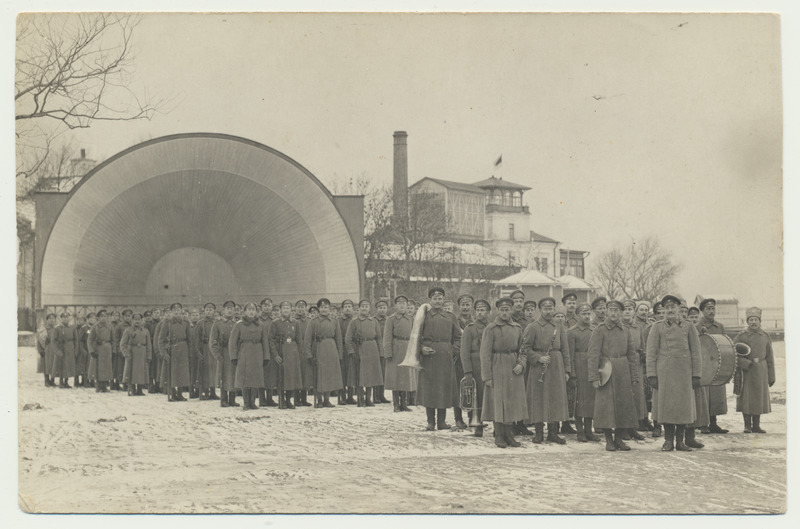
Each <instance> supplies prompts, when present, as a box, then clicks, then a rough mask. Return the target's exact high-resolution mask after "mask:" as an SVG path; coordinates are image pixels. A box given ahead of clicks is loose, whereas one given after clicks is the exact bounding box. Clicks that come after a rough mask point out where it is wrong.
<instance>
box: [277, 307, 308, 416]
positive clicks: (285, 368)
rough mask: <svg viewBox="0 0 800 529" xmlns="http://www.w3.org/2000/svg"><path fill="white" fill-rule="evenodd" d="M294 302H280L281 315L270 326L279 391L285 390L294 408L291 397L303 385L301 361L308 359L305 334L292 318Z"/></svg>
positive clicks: (286, 397) (285, 399)
mask: <svg viewBox="0 0 800 529" xmlns="http://www.w3.org/2000/svg"><path fill="white" fill-rule="evenodd" d="M292 309H293V307H292V304H291V303H290V302H289V301H282V302H281V303H280V311H281V317H280V318H278V319H277V320H275V321H273V322H272V324H271V325H270V328H269V346H270V355H271V356H272V358H273V359H274V360H275V362H276V363H277V364H278V366H279V368H278V369H279V375H280V377H279V378H280V379H281V383H279V388H278V390H279V391H282V392H283V395H282V397H283V400H284V402H285V406H286V408H288V409H290V410H292V409H294V408H295V405H296V404H297V402H295V404H292V401H291V397H292V396H293V395H295V392H296V391H297V390H299V389H302V387H303V374H302V371H300V369H301V368H300V363H301V362H304V361H306V358H305V352H304V350H303V343H302V342H303V335H302V334H301V333H300V326H299V325H297V320H295V319H294V318H292Z"/></svg>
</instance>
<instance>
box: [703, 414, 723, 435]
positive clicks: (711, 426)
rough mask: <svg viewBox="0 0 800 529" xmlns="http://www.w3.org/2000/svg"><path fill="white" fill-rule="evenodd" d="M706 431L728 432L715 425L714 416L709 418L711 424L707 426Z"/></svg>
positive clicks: (715, 418) (715, 417)
mask: <svg viewBox="0 0 800 529" xmlns="http://www.w3.org/2000/svg"><path fill="white" fill-rule="evenodd" d="M708 431H709V432H711V433H728V430H726V429H725V428H720V427H719V425H717V416H716V415H712V416H711V424H710V425H709V426H708Z"/></svg>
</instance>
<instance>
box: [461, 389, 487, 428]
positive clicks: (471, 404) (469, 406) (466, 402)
mask: <svg viewBox="0 0 800 529" xmlns="http://www.w3.org/2000/svg"><path fill="white" fill-rule="evenodd" d="M459 389H460V391H459V392H458V405H459V407H460V408H461V409H462V410H466V411H467V412H472V413H470V414H469V416H470V419H469V427H470V428H477V427H479V426H483V422H482V421H481V419H480V415H481V405H480V403H479V402H477V400H478V386H477V382H475V379H474V378H473V379H472V380H467V377H464V378H462V379H461V384H460V386H459Z"/></svg>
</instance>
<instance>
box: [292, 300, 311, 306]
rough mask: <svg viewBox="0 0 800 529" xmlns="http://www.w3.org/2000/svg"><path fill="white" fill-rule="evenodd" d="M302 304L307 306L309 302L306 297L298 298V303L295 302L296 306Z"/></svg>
mask: <svg viewBox="0 0 800 529" xmlns="http://www.w3.org/2000/svg"><path fill="white" fill-rule="evenodd" d="M300 305H302V306H304V307H307V306H308V303H307V302H306V300H304V299H298V300H297V303H295V304H294V306H295V307H299V306H300Z"/></svg>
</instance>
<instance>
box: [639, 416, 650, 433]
mask: <svg viewBox="0 0 800 529" xmlns="http://www.w3.org/2000/svg"><path fill="white" fill-rule="evenodd" d="M651 430H652V426H651V427H650V428H647V419H639V426H637V427H636V431H637V432H649V431H651Z"/></svg>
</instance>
